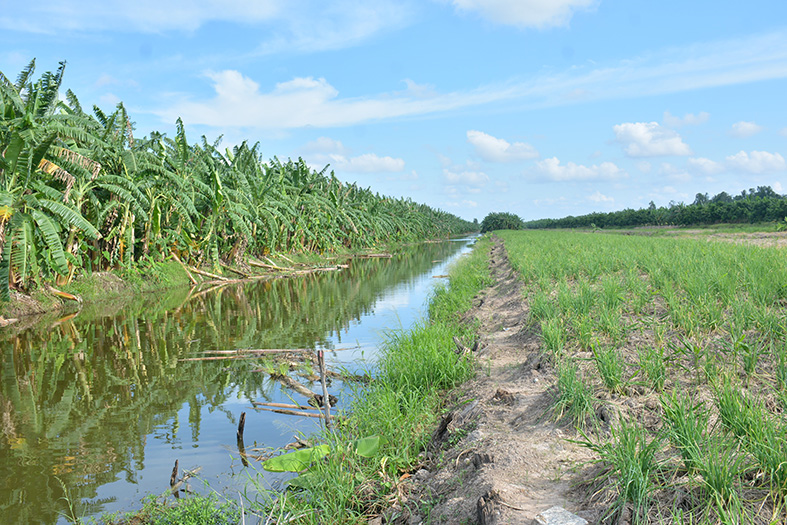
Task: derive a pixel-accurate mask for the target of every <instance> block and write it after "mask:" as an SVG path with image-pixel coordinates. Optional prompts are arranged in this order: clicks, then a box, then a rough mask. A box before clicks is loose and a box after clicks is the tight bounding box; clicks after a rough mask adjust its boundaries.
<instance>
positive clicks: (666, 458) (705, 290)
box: [498, 231, 787, 524]
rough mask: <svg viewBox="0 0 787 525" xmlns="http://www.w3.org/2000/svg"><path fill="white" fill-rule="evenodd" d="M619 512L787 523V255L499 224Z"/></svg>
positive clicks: (594, 494) (563, 402)
mask: <svg viewBox="0 0 787 525" xmlns="http://www.w3.org/2000/svg"><path fill="white" fill-rule="evenodd" d="M498 235H499V236H500V237H502V238H503V240H504V242H505V245H506V248H507V250H508V254H509V258H510V261H511V264H512V265H513V266H514V268H515V269H516V270H517V271H518V272H519V273H520V274H521V277H522V280H523V282H524V283H525V290H526V291H525V294H526V300H527V302H528V305H529V308H530V322H531V327H532V328H534V329H536V330H540V333H541V337H542V351H543V353H544V355H545V357H546V359H547V360H548V361H549V362H550V363H551V366H552V367H553V368H554V372H555V376H556V388H555V390H556V392H555V404H554V412H553V413H554V417H556V418H560V419H562V420H565V421H566V422H570V423H571V424H573V425H575V426H577V428H578V429H579V430H578V432H577V434H576V437H575V440H576V441H577V442H579V443H581V444H583V445H584V446H587V447H589V448H590V449H592V450H593V451H594V452H595V453H596V456H597V464H596V465H595V466H593V467H588V468H587V469H586V474H589V476H588V478H589V479H588V480H587V482H586V484H585V486H586V489H587V494H588V499H589V500H590V501H592V502H595V503H601V504H603V505H607V506H608V513H607V516H608V520H609V522H616V520H618V519H620V518H623V519H624V520H626V519H628V520H630V521H631V522H633V523H763V524H770V523H785V521H787V511H786V510H785V507H786V506H787V505H786V504H785V497H787V418H786V417H785V410H787V316H785V310H784V307H785V305H787V252H785V251H784V250H783V249H780V248H759V247H754V246H741V245H734V244H729V243H722V242H709V241H707V240H705V239H702V240H697V239H686V238H666V237H645V236H621V235H605V234H600V233H576V232H566V231H520V232H513V231H505V232H498Z"/></svg>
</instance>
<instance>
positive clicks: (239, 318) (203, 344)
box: [0, 242, 464, 524]
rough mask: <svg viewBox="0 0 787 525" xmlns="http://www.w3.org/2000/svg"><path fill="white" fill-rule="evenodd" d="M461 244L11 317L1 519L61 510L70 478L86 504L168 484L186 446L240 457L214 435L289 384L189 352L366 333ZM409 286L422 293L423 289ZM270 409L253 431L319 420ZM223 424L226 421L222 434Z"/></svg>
mask: <svg viewBox="0 0 787 525" xmlns="http://www.w3.org/2000/svg"><path fill="white" fill-rule="evenodd" d="M463 246H464V244H463V243H456V242H445V243H435V244H426V245H421V246H418V247H417V248H414V249H412V250H408V251H407V252H406V253H404V254H402V255H400V256H396V257H394V258H392V259H374V260H362V259H355V260H353V261H352V262H351V265H350V268H349V269H347V270H344V271H341V272H327V273H321V274H312V275H307V276H303V277H299V278H295V279H277V280H272V281H258V282H254V283H250V284H246V285H243V286H227V287H224V288H222V289H220V290H217V291H215V292H212V293H209V294H193V293H191V292H189V291H188V290H177V291H173V292H169V293H167V294H166V296H149V297H142V298H140V299H139V300H136V301H135V302H133V303H132V304H129V305H125V306H123V307H122V308H120V309H117V311H112V310H113V309H114V308H113V307H112V306H111V305H102V306H101V307H100V308H99V309H97V311H94V312H87V311H83V312H81V313H80V314H79V315H77V316H76V317H73V318H62V319H57V320H55V319H49V320H46V321H44V322H43V324H42V325H38V326H36V327H33V328H30V329H27V330H24V331H22V332H21V333H16V334H13V333H11V331H10V330H8V329H6V332H5V333H0V373H1V374H2V382H1V383H0V429H2V439H0V515H2V517H3V518H2V521H3V523H20V524H22V523H24V524H29V523H55V522H57V520H58V518H59V517H60V514H59V513H63V512H66V508H67V507H66V502H65V501H64V500H63V496H64V493H63V488H62V486H61V480H62V482H63V483H64V484H65V486H67V487H68V489H69V491H70V497H71V501H72V502H74V503H76V504H77V515H79V516H84V515H91V514H95V513H98V512H103V511H107V510H116V509H118V508H126V507H129V506H131V505H133V503H134V502H132V503H131V505H130V504H129V502H130V500H131V499H132V498H134V497H136V496H138V495H141V494H145V493H147V492H160V491H162V490H164V489H165V488H166V486H167V483H168V480H169V473H170V471H171V469H172V462H173V461H174V459H176V458H177V457H180V458H181V465H182V466H187V464H186V461H184V457H186V458H187V460H188V458H192V459H194V458H198V462H199V464H200V465H202V466H204V467H205V469H206V471H208V472H213V473H216V472H222V471H226V470H228V468H234V466H235V465H234V463H233V464H232V465H230V461H231V460H230V459H229V452H228V451H227V450H226V449H224V448H222V447H221V446H220V445H217V444H218V443H234V441H235V436H234V428H235V427H236V426H237V421H236V418H237V417H238V416H239V414H240V408H242V407H245V406H248V405H249V403H250V401H251V400H259V399H267V400H275V399H279V398H281V397H282V393H281V391H280V388H279V386H278V385H277V384H275V383H274V382H273V381H271V380H270V379H269V377H268V376H267V375H265V374H262V373H260V372H259V371H258V370H259V362H258V361H257V360H233V361H181V360H180V359H183V358H188V357H194V356H199V355H202V354H203V353H204V352H207V351H214V350H224V349H236V348H318V347H319V348H327V349H330V348H333V347H334V346H335V345H336V344H337V343H338V342H341V341H342V337H343V336H344V337H345V339H348V338H349V339H350V340H351V341H352V340H354V339H355V338H357V337H358V335H357V333H356V332H352V331H351V332H350V333H347V332H348V330H351V329H352V330H355V331H357V330H358V325H359V320H360V319H362V318H364V317H365V316H367V315H368V314H370V312H371V311H372V309H373V308H375V304H376V303H377V302H378V301H379V300H380V298H381V297H384V296H386V293H387V291H389V290H391V289H392V288H395V287H397V286H399V285H402V284H403V283H408V282H412V281H413V279H415V278H416V277H417V276H423V275H424V274H425V272H428V271H429V270H430V269H431V268H433V267H434V266H435V263H434V261H443V260H446V259H447V258H449V257H451V256H452V255H454V254H455V253H457V252H458V251H459V250H460V249H462V247H463ZM423 278H424V277H422V279H423ZM426 278H427V279H428V276H427V277H426ZM408 295H409V294H408ZM386 297H387V299H388V300H394V301H395V299H392V298H390V297H388V296H386ZM411 299H415V300H416V301H418V302H419V303H422V302H423V296H419V297H415V298H411ZM415 306H416V307H418V306H420V304H417V305H415ZM370 325H372V326H374V323H370ZM373 329H377V328H373ZM285 398H286V396H285ZM266 417H267V418H269V419H268V420H266V419H265V418H266ZM271 417H272V416H267V415H264V414H261V413H254V414H250V419H253V420H254V422H251V421H250V422H249V424H248V425H247V427H246V436H247V446H249V443H248V440H249V437H250V436H254V439H255V440H260V441H263V442H265V444H266V445H273V446H277V445H281V444H283V442H277V440H278V441H281V440H282V439H285V440H286V438H284V437H281V436H287V435H289V436H291V435H292V432H291V431H292V430H293V429H298V428H305V427H309V425H313V424H314V423H313V422H309V423H303V422H293V423H292V428H284V429H282V428H277V427H276V426H275V425H272V424H271V421H272V419H270V418H271ZM183 419H187V421H183ZM206 419H207V421H206ZM217 421H218V422H221V425H217V423H216V422H217ZM298 425H301V426H300V427H299V426H298ZM217 426H221V432H223V433H224V434H225V435H222V436H221V437H217V435H216V434H215V430H216V427H217ZM181 427H184V428H181ZM225 427H227V428H230V429H233V430H231V431H228V430H226V429H225ZM230 432H231V433H230ZM209 445H211V446H209ZM213 445H215V446H213ZM197 448H199V449H200V450H199V451H195V450H191V451H189V450H188V449H197ZM189 454H191V455H190V456H189ZM184 455H185V456H184ZM238 466H240V465H239V464H238ZM140 497H141V496H140ZM138 499H139V497H136V500H138Z"/></svg>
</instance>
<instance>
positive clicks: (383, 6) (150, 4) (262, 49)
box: [0, 0, 413, 55]
mask: <svg viewBox="0 0 787 525" xmlns="http://www.w3.org/2000/svg"><path fill="white" fill-rule="evenodd" d="M412 12H413V9H412V7H411V6H410V5H409V4H407V3H402V2H400V1H395V0H375V1H374V2H368V1H365V0H331V1H330V2H315V1H309V0H167V1H164V2H162V1H160V0H137V1H135V2H124V1H121V0H80V3H79V9H75V8H74V6H73V2H68V1H66V0H50V1H48V2H18V3H17V4H16V5H15V6H14V10H13V11H12V12H11V14H10V15H9V14H8V13H6V14H5V16H3V17H0V29H7V30H10V31H25V32H31V33H52V34H54V33H55V32H57V33H58V34H62V33H63V32H75V33H93V32H105V31H114V32H121V33H131V32H142V33H164V32H172V31H177V32H194V31H197V30H199V29H200V28H203V27H204V26H206V25H207V24H208V23H210V22H225V23H232V24H236V25H237V26H239V30H245V29H250V30H252V31H254V34H255V35H258V36H259V39H260V40H259V47H258V48H257V49H252V50H250V52H249V54H257V55H259V54H273V53H281V52H289V53H292V52H305V51H321V50H334V49H342V48H346V47H349V46H353V45H357V44H359V43H360V42H362V41H365V40H367V39H369V38H370V37H372V36H374V35H376V34H378V33H380V32H383V31H386V30H390V29H394V28H398V27H402V26H404V25H406V24H407V23H408V22H409V20H410V19H411V18H412ZM31 20H34V21H35V23H31V22H30V21H31Z"/></svg>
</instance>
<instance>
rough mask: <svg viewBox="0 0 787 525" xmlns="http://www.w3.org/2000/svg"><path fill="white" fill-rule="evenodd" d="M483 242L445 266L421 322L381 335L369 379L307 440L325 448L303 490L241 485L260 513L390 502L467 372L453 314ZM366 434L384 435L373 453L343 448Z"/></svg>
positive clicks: (362, 513) (465, 302)
mask: <svg viewBox="0 0 787 525" xmlns="http://www.w3.org/2000/svg"><path fill="white" fill-rule="evenodd" d="M488 248H489V241H488V240H482V241H479V243H478V247H477V249H476V250H475V251H473V252H472V253H471V254H470V255H468V256H466V257H464V258H462V259H461V260H460V261H459V262H458V263H457V264H456V265H455V267H454V268H452V270H451V272H450V278H449V284H448V285H447V286H442V287H439V288H437V289H436V290H435V292H434V295H433V297H432V299H431V302H430V305H429V319H428V320H423V321H422V322H419V323H417V324H416V325H415V326H413V327H412V328H410V329H408V330H399V331H392V332H390V333H389V334H388V336H387V338H386V341H385V343H384V345H383V348H382V350H381V356H380V358H379V362H378V364H377V367H376V370H374V371H373V372H372V373H373V375H374V377H375V381H373V382H372V383H371V384H370V385H369V386H368V387H365V388H363V389H361V387H358V388H357V389H356V390H355V391H354V392H353V393H352V396H351V397H352V402H351V406H350V408H349V409H348V410H347V411H345V412H343V413H342V416H343V417H342V418H341V419H339V420H338V422H337V424H336V426H335V428H334V429H333V431H331V432H324V433H323V434H321V435H320V436H317V437H316V438H315V439H316V440H317V441H322V442H324V443H327V444H328V445H329V446H330V447H331V453H330V454H328V455H327V456H326V458H325V459H324V461H320V462H318V463H316V464H315V465H314V466H313V467H312V469H311V470H310V471H309V474H308V480H309V481H308V483H306V485H307V486H306V488H305V490H300V491H297V492H287V493H286V497H280V498H278V499H275V500H274V498H273V497H272V496H265V494H269V493H268V492H266V490H265V488H264V483H263V482H262V481H261V480H260V479H255V480H252V481H251V482H250V483H251V484H250V486H249V487H248V490H247V494H248V497H249V499H250V503H251V504H253V505H263V506H266V509H265V512H266V513H267V514H271V513H276V514H279V515H289V516H295V517H297V519H296V522H297V523H366V521H367V515H369V514H370V513H372V514H373V513H375V512H380V511H381V510H383V509H384V508H387V506H389V505H390V503H388V501H389V498H396V497H397V495H398V494H399V492H398V491H399V490H400V482H399V478H400V476H401V474H402V472H406V471H409V470H410V469H411V468H412V467H413V465H415V464H417V463H418V462H419V461H420V459H419V457H418V454H419V453H420V452H421V451H422V450H423V449H424V447H425V446H426V444H427V442H428V440H429V439H430V437H431V433H432V431H433V429H434V427H435V425H436V424H437V421H438V417H439V414H440V411H441V409H442V403H443V400H444V392H445V391H446V390H448V389H450V388H452V387H454V386H456V385H458V384H460V383H462V382H463V381H466V380H467V379H469V378H470V377H472V375H473V374H474V373H475V366H476V365H475V363H474V361H473V359H472V357H470V356H466V355H465V356H457V354H456V353H455V352H454V348H455V345H454V343H453V337H455V336H457V337H460V338H465V339H470V338H472V337H473V336H474V335H473V334H474V327H473V326H467V325H466V324H462V323H460V314H461V313H462V312H463V311H466V310H467V309H469V308H470V306H471V304H472V300H473V297H475V295H476V294H477V293H478V292H479V291H480V290H481V289H482V288H483V287H484V286H486V285H487V284H488V283H489V282H490V281H489V274H488V269H487V255H486V253H487V252H488ZM372 435H379V436H381V437H383V438H384V444H383V445H382V446H381V447H380V450H379V451H378V453H377V454H376V455H375V456H374V457H368V458H367V457H361V456H359V455H357V454H352V453H348V452H347V443H349V442H351V441H352V440H355V439H358V438H361V437H365V436H372ZM255 494H256V495H255ZM265 501H270V503H265ZM267 514H266V515H267Z"/></svg>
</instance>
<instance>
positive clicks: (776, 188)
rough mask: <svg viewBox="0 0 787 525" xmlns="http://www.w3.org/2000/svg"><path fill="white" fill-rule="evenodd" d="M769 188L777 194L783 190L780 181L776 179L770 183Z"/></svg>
mask: <svg viewBox="0 0 787 525" xmlns="http://www.w3.org/2000/svg"><path fill="white" fill-rule="evenodd" d="M771 188H773V191H775V192H776V193H778V194H779V195H781V193H782V191H784V188H783V187H782V183H781V182H779V181H776V182H774V183H773V184H771Z"/></svg>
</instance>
